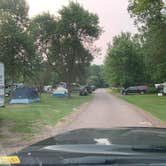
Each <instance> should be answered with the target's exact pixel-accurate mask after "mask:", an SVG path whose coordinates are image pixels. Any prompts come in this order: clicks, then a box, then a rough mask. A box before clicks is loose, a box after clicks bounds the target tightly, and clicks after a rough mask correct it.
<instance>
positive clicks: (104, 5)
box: [27, 0, 136, 64]
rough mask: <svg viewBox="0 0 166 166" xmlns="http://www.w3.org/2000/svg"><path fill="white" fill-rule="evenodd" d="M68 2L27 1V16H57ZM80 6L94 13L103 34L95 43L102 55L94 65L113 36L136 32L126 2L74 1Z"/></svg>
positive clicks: (114, 0) (123, 0)
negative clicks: (45, 14) (42, 14)
mask: <svg viewBox="0 0 166 166" xmlns="http://www.w3.org/2000/svg"><path fill="white" fill-rule="evenodd" d="M69 1H70V0H27V2H28V3H29V6H30V10H29V15H30V16H31V17H32V16H34V15H36V14H39V13H41V12H43V11H49V12H50V13H52V14H55V15H57V11H58V10H59V9H61V7H62V6H63V5H67V4H68V3H69ZM75 1H77V2H79V3H80V4H82V5H83V6H84V8H85V9H88V10H89V11H90V12H93V13H96V14H98V16H99V19H100V25H101V26H102V27H103V29H104V33H103V34H102V36H101V37H100V39H99V40H98V41H97V42H96V45H97V47H100V48H101V49H102V55H100V56H98V57H96V58H95V60H94V63H96V64H101V63H102V62H103V60H104V56H105V53H106V49H107V43H108V42H110V41H112V38H113V36H115V35H117V34H119V33H120V32H121V31H129V32H131V33H134V32H136V27H135V26H134V25H133V20H132V19H131V18H130V16H129V14H128V12H127V5H128V0H75Z"/></svg>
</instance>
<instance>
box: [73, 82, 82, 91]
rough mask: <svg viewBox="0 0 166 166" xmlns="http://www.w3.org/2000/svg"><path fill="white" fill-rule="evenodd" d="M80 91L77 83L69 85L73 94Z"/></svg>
mask: <svg viewBox="0 0 166 166" xmlns="http://www.w3.org/2000/svg"><path fill="white" fill-rule="evenodd" d="M80 89H81V86H80V85H79V84H77V83H72V84H71V91H72V92H74V93H79V92H80Z"/></svg>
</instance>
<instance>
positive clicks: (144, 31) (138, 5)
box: [128, 0, 166, 83]
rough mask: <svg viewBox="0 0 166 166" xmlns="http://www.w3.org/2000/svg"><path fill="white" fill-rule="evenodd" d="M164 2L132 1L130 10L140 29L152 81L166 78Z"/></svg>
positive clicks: (152, 0) (165, 14)
mask: <svg viewBox="0 0 166 166" xmlns="http://www.w3.org/2000/svg"><path fill="white" fill-rule="evenodd" d="M165 5H166V4H165V3H164V1H163V0H155V1H154V0H130V1H129V7H128V10H129V12H130V13H131V16H132V17H134V18H135V22H136V24H137V25H138V27H139V31H140V36H141V38H142V48H143V54H144V59H145V64H146V67H147V74H148V75H149V78H150V81H151V82H152V83H154V82H160V81H161V82H162V81H165V78H166V73H165V70H166V67H165V66H166V56H165V50H166V10H165V9H166V8H165Z"/></svg>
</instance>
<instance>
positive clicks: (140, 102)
mask: <svg viewBox="0 0 166 166" xmlns="http://www.w3.org/2000/svg"><path fill="white" fill-rule="evenodd" d="M120 98H121V99H123V100H126V101H128V102H129V103H132V104H135V105H137V106H138V107H140V108H142V109H143V110H145V111H147V112H150V113H151V114H152V115H154V116H156V117H157V118H159V119H161V120H163V121H166V96H157V95H156V94H146V95H127V96H120Z"/></svg>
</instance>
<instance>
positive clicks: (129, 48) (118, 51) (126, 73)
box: [104, 33, 144, 87]
mask: <svg viewBox="0 0 166 166" xmlns="http://www.w3.org/2000/svg"><path fill="white" fill-rule="evenodd" d="M104 75H105V79H106V81H107V82H108V83H109V84H110V85H111V86H123V87H128V86H131V85H136V84H140V83H143V82H144V74H143V63H142V58H141V55H140V54H139V45H137V44H136V43H135V42H134V40H133V39H132V37H131V35H130V34H129V33H122V34H121V35H118V36H115V37H114V39H113V44H112V45H110V47H109V48H108V50H107V57H106V59H105V66H104Z"/></svg>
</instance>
